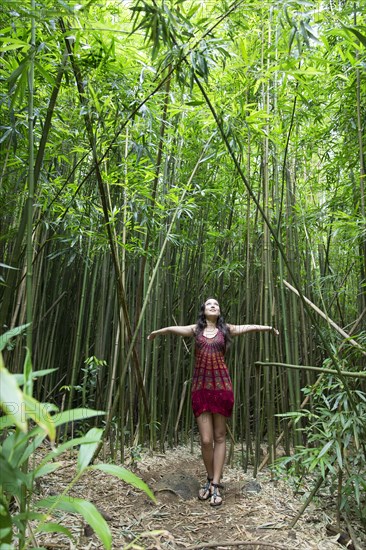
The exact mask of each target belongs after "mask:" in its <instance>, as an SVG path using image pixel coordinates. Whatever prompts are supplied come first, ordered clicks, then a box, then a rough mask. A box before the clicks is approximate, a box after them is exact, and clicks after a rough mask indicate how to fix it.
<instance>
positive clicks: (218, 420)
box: [212, 414, 226, 483]
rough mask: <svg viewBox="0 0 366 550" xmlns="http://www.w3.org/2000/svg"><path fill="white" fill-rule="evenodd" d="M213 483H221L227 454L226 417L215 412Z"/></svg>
mask: <svg viewBox="0 0 366 550" xmlns="http://www.w3.org/2000/svg"><path fill="white" fill-rule="evenodd" d="M212 416H213V438H214V449H213V483H220V479H221V476H222V471H223V469H224V462H225V455H226V418H225V416H223V415H222V414H213V415H212Z"/></svg>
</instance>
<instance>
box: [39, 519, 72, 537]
mask: <svg viewBox="0 0 366 550" xmlns="http://www.w3.org/2000/svg"><path fill="white" fill-rule="evenodd" d="M36 532H42V533H62V534H63V535H66V536H67V537H69V539H72V540H75V537H74V535H73V534H72V532H71V531H70V529H67V527H64V526H63V525H60V524H59V523H53V522H50V523H43V524H42V525H40V526H39V529H36Z"/></svg>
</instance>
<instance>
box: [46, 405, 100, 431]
mask: <svg viewBox="0 0 366 550" xmlns="http://www.w3.org/2000/svg"><path fill="white" fill-rule="evenodd" d="M103 414H105V412H104V411H95V410H93V409H87V408H80V409H70V410H69V411H63V412H60V413H56V414H53V415H52V417H51V418H52V421H53V423H54V425H55V427H56V428H57V427H58V426H61V425H62V424H66V423H67V422H76V421H77V420H86V419H87V418H92V417H93V416H102V415H103Z"/></svg>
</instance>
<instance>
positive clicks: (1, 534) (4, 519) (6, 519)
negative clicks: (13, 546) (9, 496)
mask: <svg viewBox="0 0 366 550" xmlns="http://www.w3.org/2000/svg"><path fill="white" fill-rule="evenodd" d="M0 525H1V528H0V542H1V548H3V544H4V545H5V544H10V543H11V541H12V538H13V527H12V521H11V516H10V512H9V509H8V506H7V503H6V499H5V498H4V497H3V496H1V497H0Z"/></svg>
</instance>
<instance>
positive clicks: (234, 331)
mask: <svg viewBox="0 0 366 550" xmlns="http://www.w3.org/2000/svg"><path fill="white" fill-rule="evenodd" d="M228 326H229V329H230V335H231V336H239V334H246V333H247V332H271V333H272V334H275V335H276V336H278V335H279V331H278V330H277V329H276V328H275V327H271V326H267V325H228Z"/></svg>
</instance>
